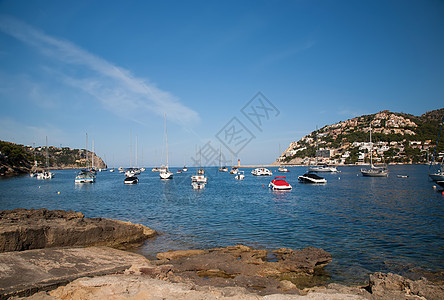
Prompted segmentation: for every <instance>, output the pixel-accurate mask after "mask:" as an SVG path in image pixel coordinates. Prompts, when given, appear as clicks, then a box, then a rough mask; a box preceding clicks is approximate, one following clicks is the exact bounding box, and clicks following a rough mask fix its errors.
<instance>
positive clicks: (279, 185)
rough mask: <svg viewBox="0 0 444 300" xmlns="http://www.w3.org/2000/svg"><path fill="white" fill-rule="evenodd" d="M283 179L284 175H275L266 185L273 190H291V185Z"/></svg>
mask: <svg viewBox="0 0 444 300" xmlns="http://www.w3.org/2000/svg"><path fill="white" fill-rule="evenodd" d="M285 179H286V178H285V176H278V177H275V178H274V179H273V180H272V181H271V182H270V184H269V185H268V187H269V188H271V189H272V190H275V191H283V190H291V189H292V187H291V185H290V184H289V183H288V182H287V181H285Z"/></svg>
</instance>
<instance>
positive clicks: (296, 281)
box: [153, 245, 332, 295]
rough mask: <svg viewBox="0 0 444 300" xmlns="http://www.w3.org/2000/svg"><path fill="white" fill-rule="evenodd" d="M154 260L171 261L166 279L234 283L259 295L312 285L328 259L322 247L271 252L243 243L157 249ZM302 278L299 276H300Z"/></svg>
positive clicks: (196, 282)
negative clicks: (222, 245)
mask: <svg viewBox="0 0 444 300" xmlns="http://www.w3.org/2000/svg"><path fill="white" fill-rule="evenodd" d="M157 258H158V259H159V261H157V262H153V263H158V264H163V263H166V264H168V265H171V266H172V267H171V273H169V275H170V276H169V279H170V280H172V281H174V282H184V281H191V282H194V283H195V284H197V285H211V286H218V287H227V286H238V287H244V288H246V289H247V290H249V291H251V292H255V293H259V294H262V295H267V294H273V293H299V291H300V289H301V288H303V287H305V286H302V285H301V283H302V281H303V282H304V284H307V283H308V285H314V284H316V283H318V281H316V280H318V279H314V276H313V275H314V273H315V270H318V269H321V268H322V267H323V266H324V265H326V264H328V263H329V262H330V261H331V259H332V258H331V255H330V254H329V253H327V252H326V251H324V250H322V249H317V248H312V247H309V248H306V249H303V250H293V249H279V250H276V251H273V252H270V251H266V250H259V249H252V248H249V247H246V246H243V245H238V246H234V247H226V248H217V249H210V250H188V251H184V250H179V251H168V252H164V253H159V254H158V255H157ZM301 279H302V280H301Z"/></svg>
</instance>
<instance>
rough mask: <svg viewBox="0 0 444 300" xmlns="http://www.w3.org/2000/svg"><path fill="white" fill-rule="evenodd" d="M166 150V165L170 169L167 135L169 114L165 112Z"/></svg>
mask: <svg viewBox="0 0 444 300" xmlns="http://www.w3.org/2000/svg"><path fill="white" fill-rule="evenodd" d="M165 151H166V167H167V169H168V137H167V115H166V113H165Z"/></svg>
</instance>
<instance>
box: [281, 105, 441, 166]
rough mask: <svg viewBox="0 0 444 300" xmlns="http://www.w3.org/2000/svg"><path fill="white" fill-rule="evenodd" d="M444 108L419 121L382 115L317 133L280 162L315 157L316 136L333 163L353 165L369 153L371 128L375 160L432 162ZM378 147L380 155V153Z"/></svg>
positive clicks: (438, 148)
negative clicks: (366, 146)
mask: <svg viewBox="0 0 444 300" xmlns="http://www.w3.org/2000/svg"><path fill="white" fill-rule="evenodd" d="M443 116H444V108H442V109H438V110H434V111H430V112H427V113H425V114H423V115H422V116H420V117H417V116H413V115H410V114H404V113H392V112H389V111H382V112H379V113H377V114H372V115H364V116H360V117H356V118H353V119H350V120H347V121H344V122H342V121H341V122H339V123H336V124H333V125H327V126H324V127H323V128H321V129H319V130H317V131H314V132H312V133H310V134H308V135H307V136H305V137H303V138H302V139H301V140H299V141H297V142H294V143H292V146H291V147H290V148H289V150H288V151H287V152H286V153H285V154H284V156H283V157H281V158H280V159H281V160H282V161H283V162H287V163H289V162H292V161H294V160H295V159H305V160H306V159H307V158H310V157H314V156H315V150H316V142H315V141H316V136H317V137H318V138H317V141H318V147H319V148H320V149H330V150H332V153H333V154H332V155H331V156H330V160H331V161H335V162H340V161H341V157H342V155H344V154H345V153H346V154H347V155H344V157H346V158H345V160H344V159H342V162H343V163H349V164H354V163H357V162H358V157H359V156H362V155H363V154H365V155H366V156H368V150H363V149H362V143H368V142H369V129H370V124H371V126H372V142H373V144H374V145H375V147H374V151H375V152H374V157H376V158H377V159H379V160H382V161H384V162H386V163H389V162H402V163H421V162H426V161H427V160H428V159H431V156H432V154H433V152H434V147H435V143H436V139H437V137H438V132H439V130H440V124H441V122H442V120H443ZM378 146H379V151H376V150H378ZM443 151H444V137H442V138H441V141H440V142H439V143H438V147H437V149H436V153H442V152H443Z"/></svg>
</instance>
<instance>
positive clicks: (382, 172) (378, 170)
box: [361, 123, 388, 177]
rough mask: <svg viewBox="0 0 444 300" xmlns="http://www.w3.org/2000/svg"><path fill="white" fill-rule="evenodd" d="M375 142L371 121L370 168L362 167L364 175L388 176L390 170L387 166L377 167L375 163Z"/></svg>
mask: <svg viewBox="0 0 444 300" xmlns="http://www.w3.org/2000/svg"><path fill="white" fill-rule="evenodd" d="M372 153H373V143H372V124H371V123H370V169H361V174H362V176H365V177H387V176H388V170H387V168H385V167H375V166H374V165H373V155H372Z"/></svg>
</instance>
